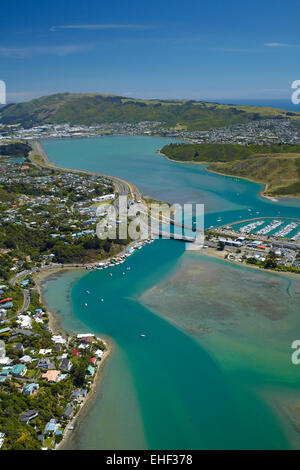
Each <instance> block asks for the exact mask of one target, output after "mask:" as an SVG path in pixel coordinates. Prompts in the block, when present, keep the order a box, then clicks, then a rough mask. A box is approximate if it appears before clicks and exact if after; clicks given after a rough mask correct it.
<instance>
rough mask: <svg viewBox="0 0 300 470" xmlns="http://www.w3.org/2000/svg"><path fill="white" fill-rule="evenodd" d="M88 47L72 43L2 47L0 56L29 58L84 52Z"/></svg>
mask: <svg viewBox="0 0 300 470" xmlns="http://www.w3.org/2000/svg"><path fill="white" fill-rule="evenodd" d="M86 49H87V47H86V46H83V45H72V44H71V45H60V46H28V47H0V57H2V58H11V59H27V58H30V57H33V56H37V55H57V56H65V55H69V54H74V53H76V52H82V51H84V50H86Z"/></svg>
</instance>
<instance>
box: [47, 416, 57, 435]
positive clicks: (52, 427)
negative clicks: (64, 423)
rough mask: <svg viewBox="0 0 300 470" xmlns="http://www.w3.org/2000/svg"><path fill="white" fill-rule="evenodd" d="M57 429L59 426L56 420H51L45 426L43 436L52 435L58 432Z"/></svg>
mask: <svg viewBox="0 0 300 470" xmlns="http://www.w3.org/2000/svg"><path fill="white" fill-rule="evenodd" d="M58 428H59V424H58V423H57V422H56V419H55V418H51V419H50V421H49V422H48V423H47V424H46V426H45V429H44V434H54V433H55V432H56V431H57V430H58Z"/></svg>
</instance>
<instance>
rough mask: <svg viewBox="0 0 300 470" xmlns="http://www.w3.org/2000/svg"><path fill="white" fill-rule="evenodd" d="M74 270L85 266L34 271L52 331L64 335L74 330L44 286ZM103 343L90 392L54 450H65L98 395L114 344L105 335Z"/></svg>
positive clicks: (34, 278)
mask: <svg viewBox="0 0 300 470" xmlns="http://www.w3.org/2000/svg"><path fill="white" fill-rule="evenodd" d="M73 270H81V271H83V267H81V266H78V267H77V266H72V267H58V266H56V267H53V268H49V269H44V270H42V271H38V272H36V273H34V275H33V280H34V282H35V286H36V290H37V291H38V294H39V298H40V301H41V302H42V304H43V305H44V306H45V307H46V311H47V314H48V316H49V328H50V330H51V332H52V333H54V334H61V335H63V336H64V337H67V336H70V334H72V333H74V332H71V331H70V330H67V329H64V328H63V327H62V325H61V322H60V319H59V316H58V315H57V314H56V313H55V312H53V310H51V309H49V308H48V306H46V302H45V299H44V296H43V287H44V286H45V285H46V283H47V281H49V278H51V277H52V276H53V275H61V274H64V273H65V272H67V271H73ZM83 275H84V274H83ZM103 343H104V344H105V347H106V349H105V352H104V354H103V356H102V358H101V360H100V362H99V363H98V365H97V370H96V374H95V376H94V377H93V381H92V385H91V388H90V390H89V393H88V394H87V396H86V397H85V399H84V400H83V401H82V402H81V404H80V408H79V410H78V411H77V413H76V415H75V416H74V417H73V418H72V420H71V421H70V422H69V423H68V424H67V426H66V427H65V429H64V433H63V438H62V440H61V442H60V443H59V444H57V445H56V446H55V449H54V450H64V449H63V448H64V447H65V446H66V445H67V443H68V441H69V439H70V438H71V436H72V431H73V429H74V426H75V425H76V424H77V423H78V422H79V421H80V419H81V417H82V414H83V411H84V410H85V409H86V407H87V406H88V405H89V404H90V403H91V402H92V400H93V399H94V397H95V395H96V392H97V390H98V386H100V382H101V378H102V376H103V371H104V367H105V365H106V363H107V361H108V359H109V357H110V356H111V354H112V352H113V344H112V340H111V338H108V337H107V336H105V338H103Z"/></svg>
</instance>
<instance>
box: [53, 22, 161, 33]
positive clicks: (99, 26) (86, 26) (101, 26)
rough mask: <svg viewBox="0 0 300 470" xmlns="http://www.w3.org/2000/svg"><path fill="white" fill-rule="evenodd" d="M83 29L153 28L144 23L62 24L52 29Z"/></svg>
mask: <svg viewBox="0 0 300 470" xmlns="http://www.w3.org/2000/svg"><path fill="white" fill-rule="evenodd" d="M70 29H81V30H85V31H105V30H110V29H132V30H141V31H143V30H146V29H153V26H151V25H143V24H114V23H113V24H105V23H104V24H70V25H61V26H52V27H51V28H50V31H60V30H70Z"/></svg>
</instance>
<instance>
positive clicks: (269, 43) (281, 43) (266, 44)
mask: <svg viewBox="0 0 300 470" xmlns="http://www.w3.org/2000/svg"><path fill="white" fill-rule="evenodd" d="M264 46H266V47H288V46H289V45H288V44H284V43H283V42H267V43H265V44H264Z"/></svg>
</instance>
